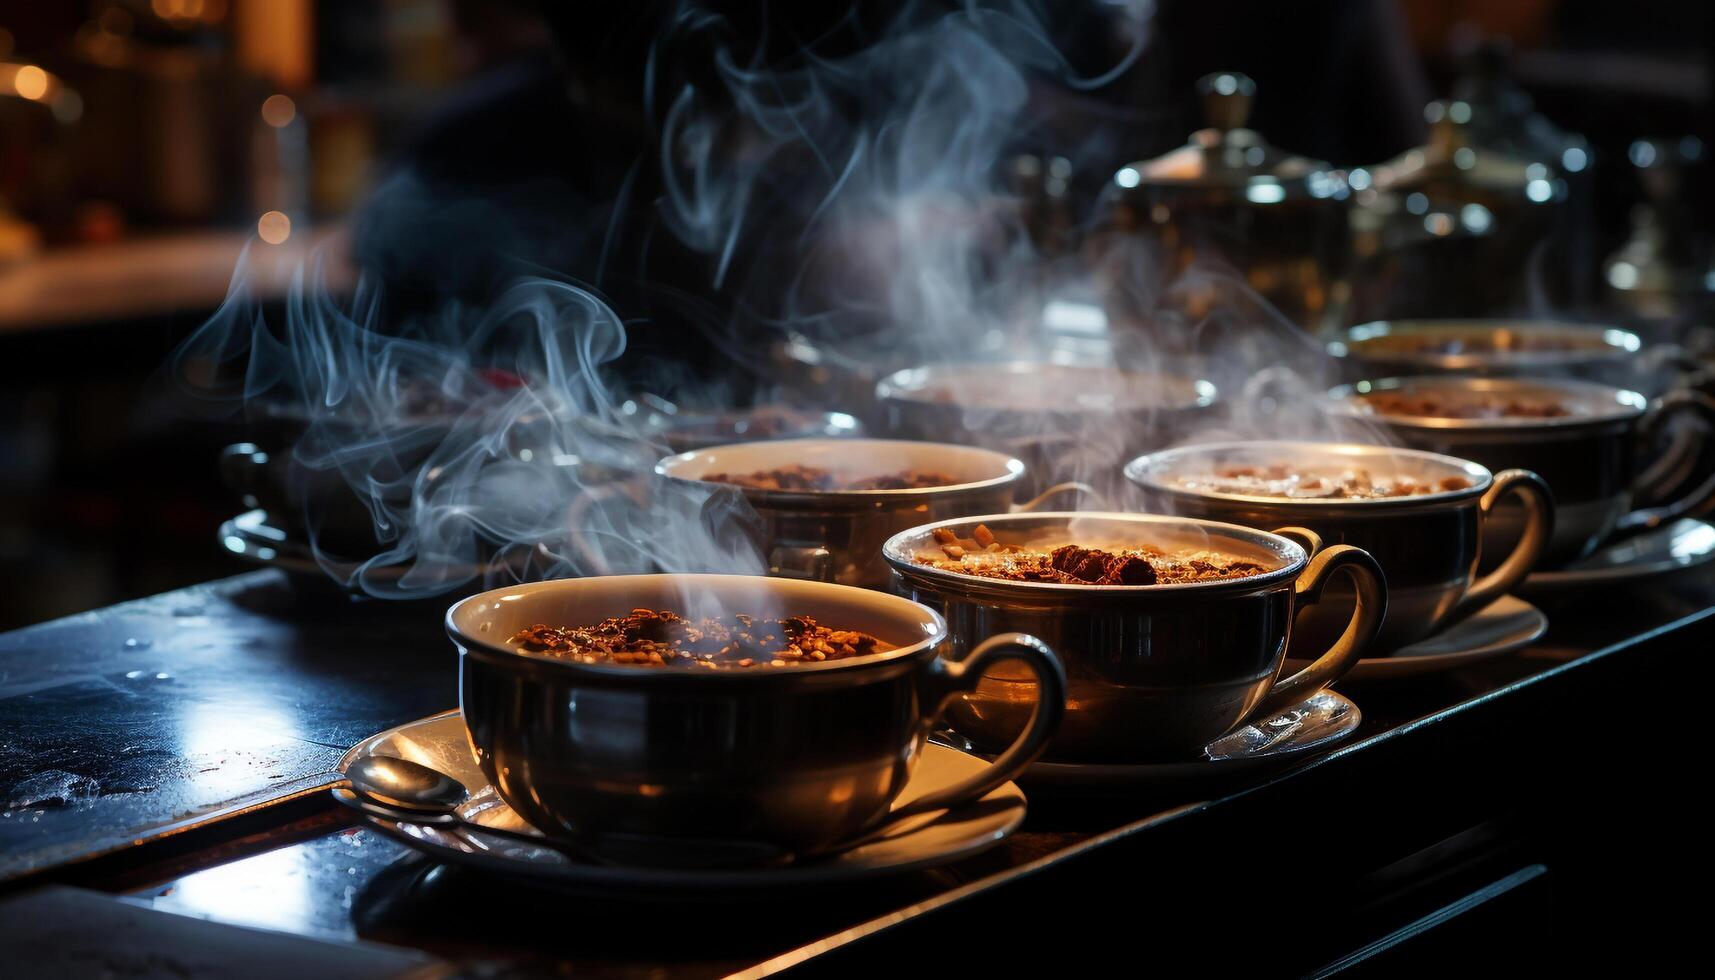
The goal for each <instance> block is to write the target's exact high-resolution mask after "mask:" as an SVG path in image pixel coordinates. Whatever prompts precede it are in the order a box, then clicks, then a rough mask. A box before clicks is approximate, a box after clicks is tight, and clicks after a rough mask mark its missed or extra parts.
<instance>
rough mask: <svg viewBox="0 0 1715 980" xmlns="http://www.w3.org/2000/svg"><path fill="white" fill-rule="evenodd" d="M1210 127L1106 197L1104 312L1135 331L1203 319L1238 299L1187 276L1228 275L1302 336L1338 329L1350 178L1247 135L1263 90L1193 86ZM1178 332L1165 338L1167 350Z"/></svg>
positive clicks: (1101, 264) (1208, 80) (1246, 85)
mask: <svg viewBox="0 0 1715 980" xmlns="http://www.w3.org/2000/svg"><path fill="white" fill-rule="evenodd" d="M1197 88H1198V92H1199V93H1200V94H1201V95H1202V97H1203V105H1204V114H1205V116H1206V117H1207V121H1208V123H1209V125H1208V127H1207V128H1205V129H1200V130H1198V131H1197V132H1195V133H1192V134H1191V139H1190V142H1189V143H1187V144H1186V145H1185V146H1183V147H1180V148H1179V149H1177V150H1174V151H1172V152H1171V153H1168V154H1166V155H1165V156H1161V157H1157V158H1155V159H1153V160H1144V161H1139V162H1136V163H1131V164H1127V165H1126V166H1124V167H1122V168H1120V170H1119V171H1118V172H1117V173H1115V175H1114V177H1113V180H1112V181H1111V182H1110V183H1109V185H1108V188H1107V190H1106V191H1104V193H1103V197H1102V206H1103V211H1104V216H1103V225H1104V227H1103V229H1102V230H1101V232H1100V233H1099V234H1098V236H1097V238H1096V239H1095V242H1094V245H1095V247H1094V249H1093V252H1094V254H1092V255H1091V261H1092V262H1093V264H1094V265H1095V266H1096V268H1097V269H1098V273H1099V276H1100V278H1101V279H1102V281H1103V282H1104V285H1105V290H1104V292H1105V294H1106V296H1107V309H1108V316H1109V318H1110V319H1111V320H1113V321H1115V322H1117V323H1121V324H1128V325H1141V324H1150V323H1159V322H1162V320H1163V317H1162V316H1161V314H1162V313H1163V312H1170V313H1179V314H1183V315H1184V318H1185V321H1186V323H1187V324H1195V323H1197V322H1200V321H1201V320H1202V319H1203V318H1204V317H1206V316H1207V315H1208V313H1209V312H1210V310H1211V309H1213V308H1214V307H1216V306H1219V305H1224V304H1226V303H1229V302H1231V301H1233V299H1234V297H1223V296H1222V295H1220V294H1218V293H1217V292H1216V290H1218V289H1219V288H1221V283H1220V282H1218V281H1216V280H1213V279H1209V280H1207V281H1205V280H1203V279H1201V278H1198V277H1193V278H1190V279H1187V278H1186V277H1185V276H1184V273H1186V272H1187V271H1188V270H1191V269H1194V268H1196V269H1202V270H1205V271H1209V270H1213V269H1217V268H1227V269H1231V270H1232V272H1233V273H1234V276H1233V277H1232V278H1235V279H1236V280H1237V281H1239V282H1242V283H1243V284H1244V287H1245V288H1247V289H1249V290H1254V291H1255V292H1256V293H1258V294H1260V295H1261V296H1262V297H1263V298H1264V299H1265V300H1266V301H1267V305H1268V306H1270V307H1272V308H1273V309H1276V310H1279V311H1280V312H1281V313H1282V314H1284V315H1285V316H1286V317H1287V319H1289V320H1291V321H1292V322H1294V323H1297V324H1298V325H1300V326H1303V327H1306V328H1312V329H1316V328H1321V327H1323V326H1327V325H1332V324H1337V323H1339V322H1342V320H1343V316H1342V313H1341V311H1342V310H1343V307H1344V303H1343V297H1344V292H1345V288H1346V287H1345V285H1344V275H1345V272H1346V264H1347V252H1348V238H1347V232H1346V224H1347V218H1346V212H1347V208H1348V206H1349V199H1350V197H1351V192H1350V189H1349V188H1348V186H1347V184H1346V179H1345V175H1344V174H1343V173H1341V172H1340V171H1338V170H1335V169H1334V167H1333V166H1331V165H1330V164H1328V163H1326V162H1324V161H1321V160H1311V159H1307V158H1305V157H1301V156H1296V155H1293V154H1290V153H1287V152H1284V151H1282V150H1280V149H1278V148H1276V147H1274V146H1271V145H1270V144H1269V143H1268V141H1267V140H1265V139H1263V137H1262V136H1261V135H1260V134H1258V133H1257V132H1256V131H1254V130H1251V129H1247V128H1245V122H1246V120H1247V119H1248V118H1249V116H1250V108H1251V100H1252V99H1253V98H1254V97H1255V95H1256V83H1255V82H1253V81H1251V79H1249V78H1247V77H1246V76H1244V75H1241V74H1238V73H1237V72H1219V73H1216V74H1213V75H1208V76H1205V77H1204V78H1202V79H1201V80H1199V81H1198V83H1197ZM1185 339H1186V338H1185V337H1183V336H1177V337H1175V336H1160V337H1158V338H1157V340H1158V341H1159V342H1160V343H1161V344H1164V345H1166V346H1167V348H1168V349H1172V348H1173V347H1174V346H1176V345H1177V344H1179V343H1180V342H1182V341H1184V340H1185Z"/></svg>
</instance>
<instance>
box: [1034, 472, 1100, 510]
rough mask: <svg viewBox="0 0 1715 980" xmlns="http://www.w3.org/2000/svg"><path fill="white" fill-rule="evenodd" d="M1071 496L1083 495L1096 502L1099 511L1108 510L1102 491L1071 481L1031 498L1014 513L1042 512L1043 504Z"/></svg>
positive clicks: (1054, 486)
mask: <svg viewBox="0 0 1715 980" xmlns="http://www.w3.org/2000/svg"><path fill="white" fill-rule="evenodd" d="M1071 494H1083V495H1084V496H1087V497H1089V498H1090V499H1091V500H1093V501H1095V503H1096V507H1097V509H1098V510H1105V509H1106V508H1107V505H1108V502H1107V498H1106V497H1104V496H1102V494H1101V491H1099V490H1097V489H1096V488H1095V487H1092V486H1090V485H1089V484H1088V483H1079V482H1078V481H1076V480H1069V481H1067V482H1065V483H1056V484H1054V485H1053V486H1051V487H1049V488H1048V489H1046V490H1044V491H1042V492H1041V493H1039V494H1037V495H1036V496H1034V497H1031V498H1030V499H1029V500H1026V501H1025V502H1024V503H1022V504H1019V505H1018V506H1016V507H1014V508H1013V512H1014V513H1019V514H1027V513H1029V512H1031V511H1034V510H1041V509H1042V505H1043V504H1046V503H1047V502H1048V501H1050V500H1052V499H1054V498H1055V497H1062V496H1068V495H1071Z"/></svg>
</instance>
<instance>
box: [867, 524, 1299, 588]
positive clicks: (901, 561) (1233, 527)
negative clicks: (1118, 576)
mask: <svg viewBox="0 0 1715 980" xmlns="http://www.w3.org/2000/svg"><path fill="white" fill-rule="evenodd" d="M1080 518H1083V519H1088V518H1098V519H1102V520H1112V521H1119V522H1123V523H1130V524H1148V525H1161V524H1169V525H1174V526H1178V527H1185V526H1194V527H1197V528H1200V529H1202V530H1203V531H1205V532H1206V533H1211V534H1212V535H1213V534H1219V535H1224V536H1226V537H1228V538H1237V539H1239V540H1241V541H1245V542H1248V543H1249V544H1252V545H1255V546H1260V547H1263V548H1267V549H1269V550H1271V551H1274V552H1275V553H1276V554H1279V555H1281V556H1282V557H1284V558H1285V559H1286V561H1285V562H1284V563H1283V564H1282V565H1281V566H1280V567H1279V568H1274V569H1270V570H1268V571H1266V572H1261V573H1259V574H1256V575H1246V576H1242V577H1240V578H1227V579H1208V580H1205V581H1201V582H1156V583H1153V584H1150V585H1069V584H1066V583H1062V582H1019V581H1014V580H1011V579H997V578H988V577H986V576H982V575H971V574H968V573H965V572H955V571H951V570H949V569H945V568H936V567H934V566H931V565H923V564H919V563H918V562H917V561H915V560H914V559H913V558H912V556H911V555H910V554H908V553H907V551H906V547H905V546H906V543H907V542H908V541H910V540H913V539H918V538H932V535H933V533H934V532H935V530H936V529H938V528H943V527H952V526H954V525H976V524H989V525H995V524H1006V523H1024V522H1029V521H1045V520H1046V521H1052V520H1056V519H1059V520H1063V521H1068V522H1069V521H1073V520H1077V519H1080ZM881 554H882V557H883V558H885V559H886V560H887V563H888V564H889V565H891V566H892V567H893V570H894V571H895V572H897V573H898V574H899V575H900V576H902V577H911V578H919V579H926V580H928V581H935V582H944V583H945V584H947V585H956V586H959V587H961V588H962V589H963V590H964V591H967V592H970V591H984V592H994V593H1005V594H1011V595H1020V596H1022V595H1029V596H1038V597H1048V596H1059V597H1063V598H1067V599H1076V600H1079V601H1089V600H1097V599H1120V600H1124V599H1141V598H1143V597H1145V596H1161V595H1169V594H1180V593H1187V592H1189V593H1208V592H1229V591H1230V592H1252V591H1255V590H1257V589H1266V588H1271V587H1274V586H1276V585H1279V584H1281V583H1283V582H1291V581H1292V580H1294V579H1296V578H1297V577H1298V575H1299V574H1300V573H1301V572H1303V571H1304V569H1305V567H1306V566H1307V565H1309V564H1310V556H1309V554H1307V553H1306V552H1305V550H1304V548H1303V546H1301V545H1300V544H1299V543H1298V542H1296V541H1294V540H1292V539H1291V538H1288V537H1285V536H1283V535H1279V534H1274V533H1272V532H1269V531H1263V530H1258V529H1257V528H1251V527H1244V526H1242V525H1239V524H1228V523H1225V522H1223V521H1210V520H1204V519H1202V518H1196V517H1176V516H1173V515H1168V514H1136V513H1127V512H1123V511H1064V510H1062V511H1030V512H1025V513H1012V514H978V515H971V516H966V517H953V518H948V519H946V520H941V521H935V522H934V523H931V524H920V525H918V526H917V527H914V528H909V529H907V530H904V531H900V532H899V533H898V534H895V535H893V536H892V537H890V538H888V539H887V542H886V543H885V544H883V545H882V546H881Z"/></svg>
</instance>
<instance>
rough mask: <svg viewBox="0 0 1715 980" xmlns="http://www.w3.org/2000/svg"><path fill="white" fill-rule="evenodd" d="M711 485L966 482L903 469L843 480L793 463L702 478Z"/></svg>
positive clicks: (905, 486)
mask: <svg viewBox="0 0 1715 980" xmlns="http://www.w3.org/2000/svg"><path fill="white" fill-rule="evenodd" d="M703 479H704V480H707V481H709V482H711V483H731V484H733V485H734V486H740V487H748V488H750V489H752V490H822V491H828V490H927V489H929V488H931V487H950V486H954V485H957V484H960V483H964V482H966V481H964V480H960V479H959V478H957V477H953V476H948V475H947V474H945V473H937V472H934V471H923V470H903V471H901V472H898V473H888V474H885V475H882V476H864V477H857V478H855V479H853V478H843V479H842V478H841V477H839V476H836V475H835V474H834V473H833V472H831V471H829V470H825V469H822V468H821V467H818V466H803V465H800V464H798V463H792V464H789V465H786V466H778V467H775V468H774V469H771V470H757V471H756V472H754V473H711V474H709V475H708V476H705V477H703Z"/></svg>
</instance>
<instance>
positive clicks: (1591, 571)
mask: <svg viewBox="0 0 1715 980" xmlns="http://www.w3.org/2000/svg"><path fill="white" fill-rule="evenodd" d="M1710 561H1715V525H1710V524H1709V523H1708V522H1706V521H1700V520H1697V519H1696V518H1694V517H1682V518H1680V519H1679V520H1677V521H1673V522H1672V523H1669V524H1663V525H1662V526H1661V527H1658V528H1655V529H1653V530H1649V531H1644V532H1643V533H1641V534H1636V535H1633V536H1632V537H1629V538H1625V539H1623V540H1620V541H1617V542H1615V543H1613V544H1610V545H1607V546H1606V547H1602V548H1598V549H1596V551H1595V552H1594V553H1592V554H1590V555H1587V556H1585V557H1583V558H1580V559H1578V560H1577V561H1575V562H1572V563H1571V564H1569V565H1566V566H1565V567H1563V568H1546V569H1543V570H1542V571H1539V572H1532V573H1531V575H1530V577H1529V578H1526V579H1525V580H1524V582H1523V583H1522V584H1521V585H1520V586H1519V591H1520V592H1525V593H1528V594H1531V595H1538V596H1549V595H1561V594H1565V593H1570V592H1578V591H1581V590H1584V589H1594V588H1603V587H1609V588H1612V587H1616V586H1621V585H1630V584H1632V583H1634V582H1641V581H1643V580H1645V579H1651V578H1655V577H1656V576H1659V575H1668V574H1671V573H1673V572H1677V571H1681V570H1684V569H1687V568H1695V567H1697V566H1698V565H1703V564H1706V563H1708V562H1710Z"/></svg>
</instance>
